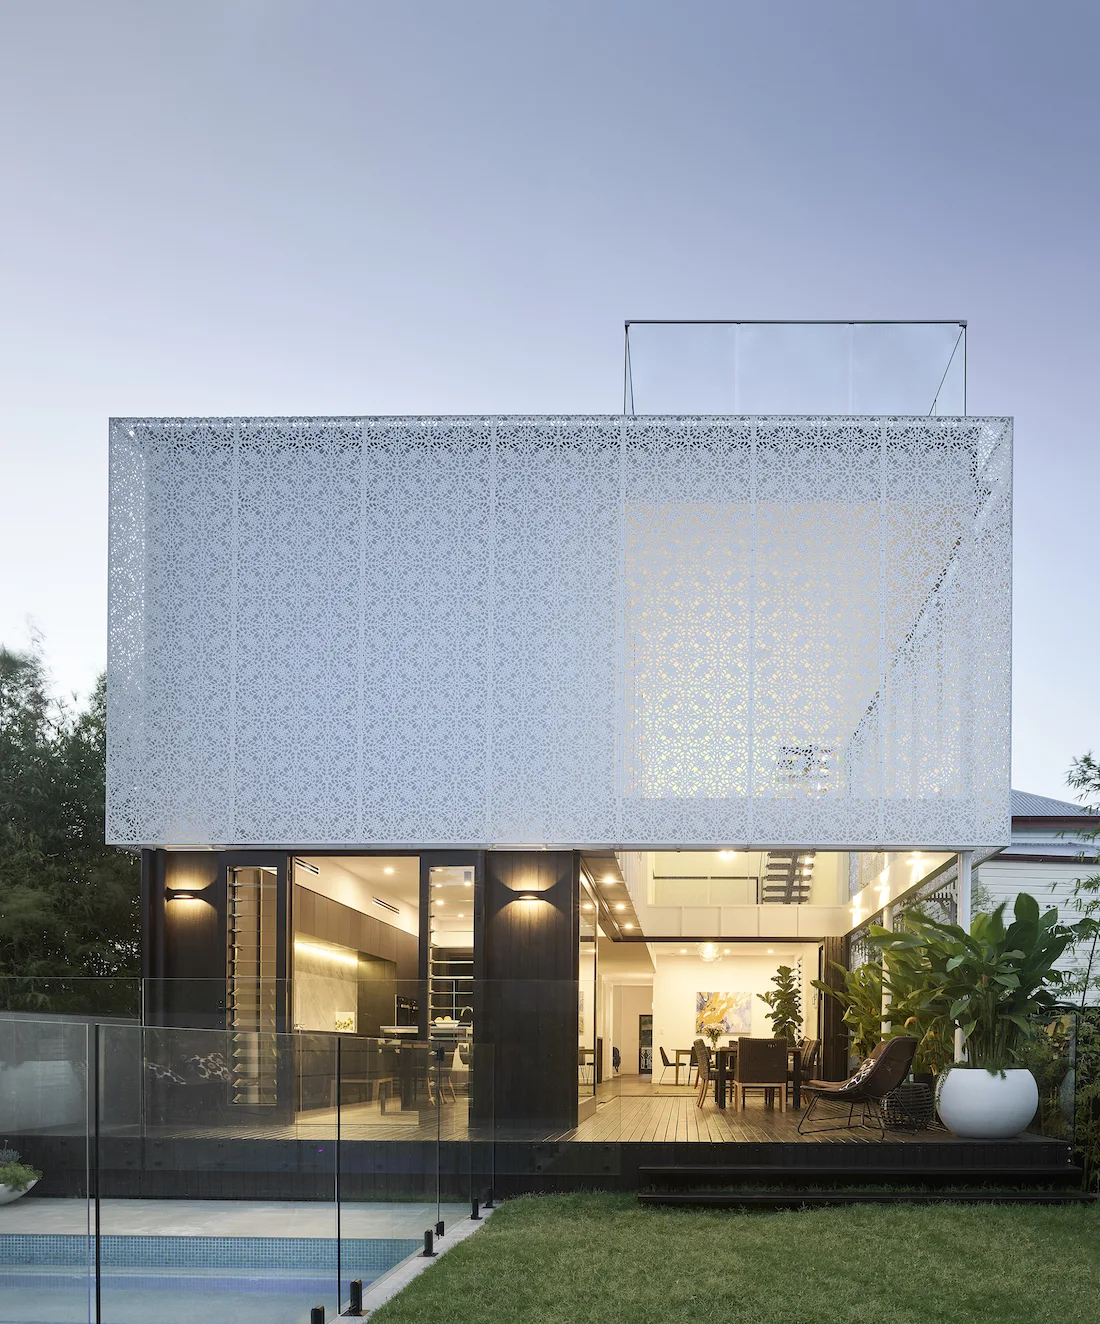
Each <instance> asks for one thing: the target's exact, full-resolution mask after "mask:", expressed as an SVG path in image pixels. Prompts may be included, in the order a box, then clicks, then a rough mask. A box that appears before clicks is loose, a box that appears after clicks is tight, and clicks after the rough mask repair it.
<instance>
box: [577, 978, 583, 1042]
mask: <svg viewBox="0 0 1100 1324" xmlns="http://www.w3.org/2000/svg"><path fill="white" fill-rule="evenodd" d="M577 1033H578V1034H579V1035H580V1036H581V1037H582V1038H583V1037H584V989H583V988H581V989H578V990H577Z"/></svg>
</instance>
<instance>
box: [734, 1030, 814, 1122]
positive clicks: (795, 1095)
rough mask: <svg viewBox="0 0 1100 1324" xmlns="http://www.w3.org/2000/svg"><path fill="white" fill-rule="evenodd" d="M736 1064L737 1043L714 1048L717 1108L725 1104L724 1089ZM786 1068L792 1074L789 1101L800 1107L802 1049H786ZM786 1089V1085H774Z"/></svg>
mask: <svg viewBox="0 0 1100 1324" xmlns="http://www.w3.org/2000/svg"><path fill="white" fill-rule="evenodd" d="M736 1065H737V1045H736V1044H730V1045H729V1046H728V1047H726V1048H715V1049H714V1102H715V1103H716V1104H717V1105H718V1107H719V1108H725V1106H726V1089H727V1087H728V1085H729V1082H730V1080H731V1079H732V1078H733V1074H734V1071H735V1069H736ZM787 1069H788V1070H789V1071H790V1072H791V1074H792V1077H793V1079H792V1081H791V1103H792V1104H793V1105H794V1107H795V1108H801V1107H802V1050H801V1049H800V1048H791V1049H788V1051H787ZM775 1088H776V1089H780V1088H782V1089H786V1088H787V1087H786V1085H783V1086H779V1085H777V1086H776V1087H775Z"/></svg>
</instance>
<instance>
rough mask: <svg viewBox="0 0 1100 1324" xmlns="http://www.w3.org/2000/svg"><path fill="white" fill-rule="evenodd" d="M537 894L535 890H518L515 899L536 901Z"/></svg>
mask: <svg viewBox="0 0 1100 1324" xmlns="http://www.w3.org/2000/svg"><path fill="white" fill-rule="evenodd" d="M538 899H539V894H538V893H537V892H520V893H519V895H518V896H517V897H516V900H517V901H537V900H538Z"/></svg>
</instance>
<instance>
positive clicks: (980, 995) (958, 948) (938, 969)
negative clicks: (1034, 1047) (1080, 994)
mask: <svg viewBox="0 0 1100 1324" xmlns="http://www.w3.org/2000/svg"><path fill="white" fill-rule="evenodd" d="M1004 910H1005V908H1004V906H1003V905H1002V906H998V907H997V909H996V910H995V911H993V913H992V914H991V915H982V914H979V915H975V916H974V918H973V920H972V921H971V925H970V932H969V933H967V932H966V930H965V929H963V928H962V927H961V925H958V924H948V923H945V922H942V921H940V920H935V919H931V918H929V917H928V916H924V915H919V914H910V915H908V916H907V917H906V921H905V927H904V928H903V929H902V930H900V931H898V932H890V931H889V930H887V929H882V928H877V927H873V928H872V929H871V930H870V935H869V936H870V938H871V940H872V941H873V942H874V943H875V944H876V945H877V946H879V947H880V948H881V949H882V950H883V952H884V953H885V954H886V964H887V972H888V973H887V987H888V988H889V986H890V982H891V973H890V972H891V971H894V970H897V971H899V972H902V974H903V978H904V979H907V980H908V981H909V991H908V992H907V993H906V995H905V996H906V998H907V999H908V1008H906V1006H905V1005H904V1004H903V1002H902V1000H901V999H899V1002H898V1005H897V1006H896V1007H891V1009H890V1011H889V1013H888V1014H889V1015H890V1017H891V1020H892V1021H894V1022H895V1023H896V1022H897V1020H899V1019H901V1020H903V1021H904V1016H905V1012H906V1010H909V1012H910V1013H911V1014H912V1015H914V1016H918V1014H919V1016H920V1017H922V1018H923V1024H924V1025H925V1026H926V1027H932V1028H933V1029H934V1031H935V1033H936V1035H937V1036H938V1038H939V1040H940V1043H941V1044H942V1043H943V1041H944V1040H945V1039H946V1031H947V1028H948V1027H949V1026H950V1027H952V1028H953V1027H954V1026H958V1027H959V1029H961V1030H962V1035H963V1039H964V1041H965V1043H966V1050H967V1059H968V1061H969V1064H970V1065H971V1066H975V1067H984V1068H985V1069H986V1070H988V1071H1004V1070H1005V1069H1006V1068H1008V1067H1013V1066H1016V1065H1017V1063H1018V1062H1019V1061H1020V1060H1021V1058H1022V1057H1023V1055H1024V1045H1025V1043H1026V1042H1027V1040H1028V1039H1029V1038H1030V1037H1031V1036H1032V1035H1033V1034H1034V1033H1035V1030H1036V1027H1037V1026H1038V1025H1040V1024H1046V1023H1049V1022H1050V1021H1053V1020H1054V1019H1055V1018H1056V1017H1057V1016H1058V1015H1059V1014H1060V1013H1061V1012H1062V1011H1063V1010H1064V1009H1065V1007H1064V1003H1062V1002H1060V1001H1059V999H1058V998H1057V996H1056V991H1058V990H1060V989H1061V986H1062V984H1063V983H1064V981H1065V976H1064V975H1063V974H1062V972H1061V971H1059V970H1057V969H1056V968H1055V966H1056V962H1057V961H1058V959H1059V957H1061V955H1062V954H1063V952H1065V950H1066V948H1067V947H1068V946H1069V945H1070V944H1071V943H1072V942H1073V941H1074V939H1075V937H1076V934H1075V931H1074V930H1073V928H1071V927H1070V926H1068V925H1065V924H1060V923H1059V922H1058V912H1057V911H1056V910H1048V911H1047V912H1046V914H1040V912H1039V903H1038V902H1037V901H1036V900H1035V898H1034V897H1032V896H1028V895H1027V893H1026V892H1021V893H1020V895H1019V896H1018V897H1017V898H1016V904H1015V908H1014V919H1013V922H1012V923H1011V924H1009V925H1006V924H1005V922H1004ZM921 972H923V976H924V987H923V990H922V989H921V988H920V987H919V984H920V981H919V975H920V973H921ZM900 987H901V983H900V982H899V989H900Z"/></svg>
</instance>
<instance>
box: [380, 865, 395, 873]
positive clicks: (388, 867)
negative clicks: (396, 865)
mask: <svg viewBox="0 0 1100 1324" xmlns="http://www.w3.org/2000/svg"><path fill="white" fill-rule="evenodd" d="M382 872H383V873H393V865H392V864H387V865H386V867H385V868H384V869H383V870H382Z"/></svg>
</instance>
